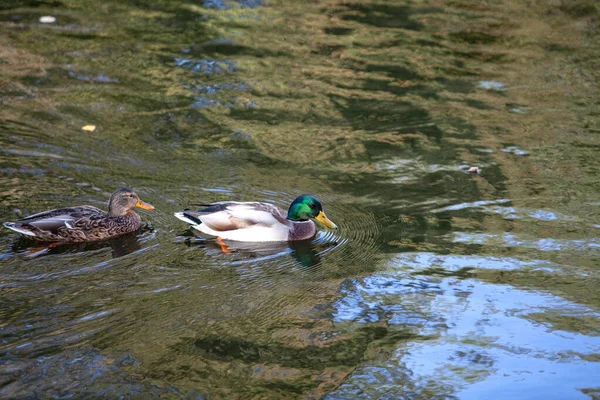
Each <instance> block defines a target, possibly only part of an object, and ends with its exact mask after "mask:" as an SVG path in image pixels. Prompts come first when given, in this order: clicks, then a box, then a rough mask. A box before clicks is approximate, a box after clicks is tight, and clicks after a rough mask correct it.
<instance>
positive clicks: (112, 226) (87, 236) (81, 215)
mask: <svg viewBox="0 0 600 400" xmlns="http://www.w3.org/2000/svg"><path fill="white" fill-rule="evenodd" d="M135 207H138V208H143V209H145V210H153V209H154V207H153V206H151V205H150V204H147V203H144V202H143V201H142V200H140V198H139V197H138V195H137V194H135V193H134V192H133V190H131V189H127V188H120V189H117V190H115V192H114V193H113V194H112V196H110V200H109V201H108V212H105V211H102V210H100V209H99V208H96V207H93V206H78V207H69V208H59V209H56V210H50V211H44V212H41V213H38V214H33V215H30V216H29V217H26V218H23V219H20V220H18V221H16V222H5V223H4V226H5V227H6V228H8V229H12V230H13V231H15V232H18V233H20V234H22V235H24V236H27V237H29V238H31V239H34V240H37V241H41V242H61V243H81V242H91V241H96V240H103V239H109V238H112V237H115V236H119V235H123V234H125V233H129V232H133V231H136V230H138V229H139V228H140V227H141V226H142V219H141V218H140V216H139V215H138V214H137V213H136V212H135V211H134V210H133V209H134V208H135Z"/></svg>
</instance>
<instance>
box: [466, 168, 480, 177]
mask: <svg viewBox="0 0 600 400" xmlns="http://www.w3.org/2000/svg"><path fill="white" fill-rule="evenodd" d="M467 172H468V173H469V174H476V175H479V174H480V173H481V169H479V167H471V168H469V169H468V170H467Z"/></svg>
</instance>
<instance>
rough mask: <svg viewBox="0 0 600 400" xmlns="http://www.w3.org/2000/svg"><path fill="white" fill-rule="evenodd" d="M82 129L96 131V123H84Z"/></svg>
mask: <svg viewBox="0 0 600 400" xmlns="http://www.w3.org/2000/svg"><path fill="white" fill-rule="evenodd" d="M81 129H82V130H84V131H86V132H90V133H91V132H94V131H95V130H96V125H84V126H82V127H81Z"/></svg>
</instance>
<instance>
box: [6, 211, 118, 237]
mask: <svg viewBox="0 0 600 400" xmlns="http://www.w3.org/2000/svg"><path fill="white" fill-rule="evenodd" d="M104 215H106V213H105V212H104V211H102V210H100V209H99V208H96V207H92V206H80V207H70V208H59V209H56V210H50V211H44V212H41V213H37V214H33V215H30V216H28V217H25V218H22V219H20V220H18V221H16V222H14V223H12V227H11V229H13V228H21V229H25V230H26V229H27V227H28V226H33V227H35V228H38V229H40V230H43V231H48V232H52V233H56V232H57V231H58V229H59V228H61V227H67V228H69V229H73V228H75V224H76V223H77V221H79V220H81V219H82V218H91V219H97V218H98V217H99V216H104Z"/></svg>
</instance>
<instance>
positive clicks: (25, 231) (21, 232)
mask: <svg viewBox="0 0 600 400" xmlns="http://www.w3.org/2000/svg"><path fill="white" fill-rule="evenodd" d="M4 227H5V228H8V229H10V230H13V231H15V232H19V233H20V234H22V235H26V236H35V233H33V232H30V231H28V230H25V229H21V228H17V227H16V226H14V225H13V223H12V222H5V223H4Z"/></svg>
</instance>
